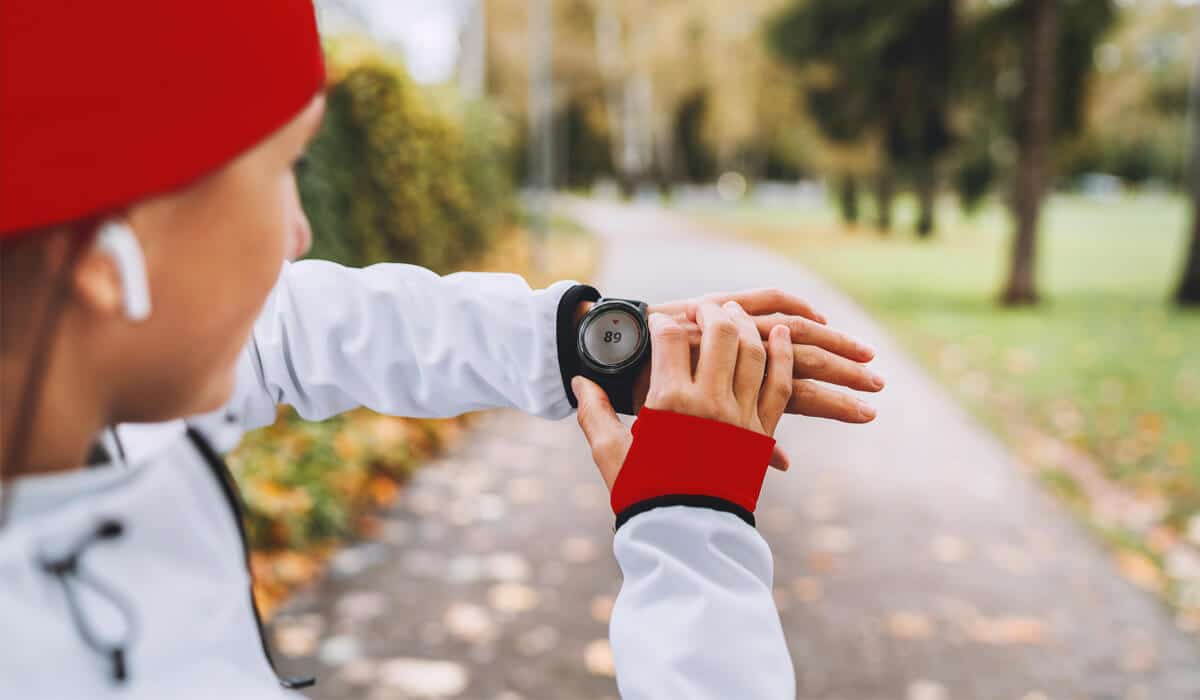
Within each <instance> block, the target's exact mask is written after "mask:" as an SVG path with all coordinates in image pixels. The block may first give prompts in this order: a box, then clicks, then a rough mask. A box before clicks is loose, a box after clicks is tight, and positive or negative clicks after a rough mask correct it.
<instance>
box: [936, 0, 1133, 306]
mask: <svg viewBox="0 0 1200 700" xmlns="http://www.w3.org/2000/svg"><path fill="white" fill-rule="evenodd" d="M1116 19H1117V8H1116V6H1115V3H1114V0H1014V1H1013V2H1009V3H1002V4H996V3H987V4H976V5H975V6H973V11H972V12H970V13H968V16H967V21H966V22H965V23H964V32H965V39H966V40H965V41H964V46H967V45H969V46H971V47H972V51H971V52H970V53H969V54H967V52H962V55H963V56H964V58H968V57H969V60H964V61H962V64H961V65H962V70H961V71H960V72H959V73H958V79H957V90H956V92H957V95H958V99H959V102H960V105H962V106H963V109H964V111H965V112H966V113H967V114H966V116H965V117H964V118H963V121H964V122H965V123H966V126H965V128H966V131H968V132H969V133H970V136H969V137H968V139H967V140H968V142H970V143H972V144H975V145H974V146H973V147H972V148H971V149H970V154H969V155H967V156H966V157H965V158H964V169H963V170H960V172H959V177H958V181H959V183H960V185H969V186H970V187H971V188H972V189H974V190H975V193H976V194H977V193H978V191H979V190H981V189H986V187H987V183H984V182H982V180H985V179H987V178H988V177H990V175H991V174H994V173H1002V172H1011V173H1012V183H1011V187H1012V197H1011V200H1010V201H1011V205H1012V209H1013V218H1014V219H1015V221H1016V231H1015V232H1014V235H1013V248H1012V258H1011V262H1010V270H1009V277H1008V280H1007V283H1006V285H1005V288H1004V290H1003V293H1002V295H1001V300H1002V302H1003V303H1006V304H1031V303H1035V302H1036V301H1037V285H1036V250H1037V227H1038V221H1039V218H1040V214H1041V206H1042V200H1043V198H1044V196H1045V194H1046V192H1047V191H1048V190H1049V188H1050V186H1051V184H1052V183H1053V180H1054V177H1053V174H1054V172H1055V167H1054V166H1055V161H1056V158H1057V157H1058V156H1059V155H1060V153H1061V151H1063V150H1065V148H1066V147H1067V146H1068V145H1069V144H1070V141H1071V139H1072V138H1073V137H1075V136H1077V135H1078V134H1080V133H1081V132H1082V131H1083V128H1084V126H1085V124H1086V114H1087V106H1088V94H1089V87H1090V79H1091V78H1092V77H1093V74H1094V72H1095V67H1096V61H1095V55H1096V47H1097V46H1098V45H1099V44H1100V42H1101V40H1102V39H1103V38H1104V36H1105V33H1106V32H1107V31H1108V30H1109V29H1110V28H1111V27H1112V26H1113V25H1114V24H1115V21H1116ZM989 158H990V159H993V160H994V161H995V167H991V168H989V167H987V166H986V165H984V164H982V163H981V162H980V161H981V160H982V159H989ZM966 199H967V197H964V200H966Z"/></svg>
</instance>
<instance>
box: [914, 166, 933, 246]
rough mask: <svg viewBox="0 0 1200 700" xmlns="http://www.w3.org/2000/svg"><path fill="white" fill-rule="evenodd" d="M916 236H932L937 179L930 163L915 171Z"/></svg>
mask: <svg viewBox="0 0 1200 700" xmlns="http://www.w3.org/2000/svg"><path fill="white" fill-rule="evenodd" d="M916 180H917V182H916V185H917V235H918V236H920V237H921V238H928V237H930V236H931V235H933V228H934V226H933V221H934V218H933V217H934V207H936V206H937V177H936V175H935V171H934V167H933V164H932V163H926V164H923V165H921V166H920V168H918V170H917V178H916Z"/></svg>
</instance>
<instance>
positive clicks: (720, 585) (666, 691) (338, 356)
mask: <svg viewBox="0 0 1200 700" xmlns="http://www.w3.org/2000/svg"><path fill="white" fill-rule="evenodd" d="M571 285H572V283H571V282H560V283H558V284H555V285H553V286H551V287H550V288H548V289H545V290H539V291H532V290H530V289H529V287H528V286H527V285H526V283H525V282H524V280H522V279H521V278H520V277H517V276H515V275H503V274H484V273H458V274H453V275H448V276H444V277H439V276H437V275H435V274H433V273H431V272H429V271H428V270H425V269H423V268H419V267H415V266H411V265H402V264H385V265H375V266H372V267H369V268H365V269H361V270H358V269H349V268H345V267H341V266H338V265H335V264H332V263H328V262H320V261H304V262H298V263H292V264H289V265H287V266H286V267H285V268H284V270H283V273H282V275H281V278H280V281H279V283H278V285H277V286H276V288H275V289H274V290H273V292H272V294H271V296H270V298H269V300H268V301H267V304H266V306H265V308H264V309H263V312H262V314H261V316H260V318H259V319H258V321H257V323H256V325H255V328H254V334H253V338H252V341H251V342H250V343H249V345H248V346H247V348H246V350H245V352H244V353H243V356H242V358H241V362H240V364H239V367H238V386H237V390H236V393H235V396H234V397H233V400H232V401H230V403H229V405H228V406H227V407H226V408H225V409H224V410H222V411H218V412H216V413H214V414H210V415H207V416H200V417H196V418H195V419H191V420H189V421H187V423H186V424H185V422H183V421H174V422H172V423H167V424H158V425H153V426H120V427H119V428H118V432H119V433H120V435H121V436H122V442H123V443H124V447H125V448H126V450H127V453H128V454H127V461H128V463H129V465H130V467H129V468H120V467H115V468H105V469H89V470H83V471H78V472H73V473H70V474H66V475H56V476H37V477H29V478H26V479H22V480H20V481H18V482H17V483H16V484H15V485H14V486H13V488H14V489H15V491H14V500H13V511H12V512H11V513H10V519H9V523H8V525H7V527H6V528H5V529H4V530H3V531H0V697H2V698H4V699H5V700H8V699H10V698H11V699H12V700H34V699H36V700H43V699H45V700H59V699H61V700H83V699H85V698H121V699H123V700H128V699H132V698H137V699H139V700H141V699H143V698H144V699H146V700H151V699H153V700H160V699H161V698H197V699H198V698H206V699H208V698H248V699H256V700H257V699H264V700H265V699H267V698H286V697H291V698H296V697H297V696H296V695H295V694H294V693H293V692H292V691H290V690H287V689H285V688H284V687H282V685H281V684H280V683H279V681H278V679H277V678H276V676H275V673H274V671H273V668H272V666H271V664H270V660H269V656H268V652H267V650H266V647H265V644H264V642H263V639H262V637H261V634H260V630H259V626H258V624H256V618H257V613H256V611H255V610H254V609H253V604H252V599H251V596H250V593H249V590H250V579H249V574H248V571H247V566H246V552H245V545H244V539H243V537H242V535H241V526H240V521H239V520H238V519H237V518H235V517H234V515H233V514H234V510H233V509H234V508H236V503H231V499H230V497H229V496H230V493H231V491H230V489H229V487H228V482H227V481H226V479H227V476H226V475H225V474H224V473H223V463H221V461H220V458H219V457H218V456H217V453H218V452H221V451H224V450H226V449H228V448H230V447H232V446H233V445H234V444H236V442H237V440H238V439H239V438H240V436H241V434H242V432H243V431H244V430H248V429H251V428H255V427H259V426H263V425H267V424H269V423H271V422H273V421H274V419H275V406H276V404H280V403H285V404H290V405H292V406H294V407H295V408H296V409H297V410H298V411H299V413H300V414H301V415H302V416H304V417H305V418H309V419H314V420H315V419H321V418H325V417H328V416H331V415H334V414H336V413H339V412H342V411H345V410H347V409H350V408H353V407H357V406H367V407H369V408H372V409H374V410H376V411H380V412H382V413H388V414H395V415H405V416H451V415H456V414H459V413H463V412H465V411H472V410H478V409H485V408H499V407H512V408H519V409H521V410H524V411H526V412H529V413H532V414H535V415H538V416H542V417H545V418H552V419H557V418H562V417H565V416H566V415H568V414H569V413H570V411H571V406H570V404H569V402H568V400H567V397H566V394H565V391H564V388H563V383H562V378H561V375H560V371H559V366H558V359H557V332H556V331H557V329H556V327H555V324H556V312H557V306H558V302H559V299H560V297H561V296H562V295H563V293H564V292H565V291H566V290H567V289H568V288H570V286H571ZM188 425H190V426H191V427H190V428H188V427H187V426H188ZM213 444H215V448H216V449H215V450H214V449H212V447H210V446H211V445H213ZM97 533H101V535H100V536H98V537H93V535H95V534H97ZM613 547H614V552H615V554H616V557H617V561H618V563H619V564H620V566H621V570H622V572H623V574H624V583H623V585H622V588H621V592H620V594H619V596H618V598H617V602H616V607H615V609H614V611H613V616H612V623H611V628H610V635H611V640H612V647H613V655H614V660H615V663H616V672H617V683H618V686H619V689H620V691H621V694H622V696H623V697H625V698H627V699H635V698H689V699H696V700H703V699H705V698H714V699H716V698H772V699H773V698H780V699H782V698H789V699H790V698H793V697H794V694H795V690H794V687H795V686H794V677H793V673H792V666H791V661H790V658H789V655H788V652H787V647H786V643H785V641H784V637H783V632H782V628H781V626H780V623H779V617H778V613H777V612H776V609H775V605H774V601H773V599H772V596H771V577H772V560H771V554H770V550H769V549H768V547H767V545H766V543H765V542H764V541H763V540H762V538H761V537H759V535H758V533H757V531H756V530H755V529H754V528H753V527H751V526H749V525H748V524H746V523H745V522H743V521H742V520H741V519H739V518H738V517H736V516H734V515H731V514H729V513H725V512H718V511H715V510H708V509H705V508H695V507H688V506H671V507H663V508H657V509H653V510H649V511H647V512H644V513H641V514H640V515H637V516H634V517H633V518H632V519H630V520H629V521H628V522H626V523H625V524H624V525H623V526H622V527H621V528H620V529H619V530H618V532H617V534H616V537H615V539H614V545H613ZM71 554H75V557H74V559H73V560H72V558H71V556H70V555H71ZM72 564H74V568H73V569H72ZM72 601H73V602H72ZM73 608H74V610H73ZM580 614H583V612H582V611H581V612H580ZM89 639H91V642H92V644H91V645H89V643H88V641H89ZM114 647H120V648H121V650H120V652H119V654H118V652H116V651H114ZM118 655H123V657H124V658H123V659H118V658H116V657H117V656H118ZM119 665H121V666H124V671H125V679H124V680H123V681H121V682H117V681H115V680H114V674H115V672H116V670H117V667H118V666H119Z"/></svg>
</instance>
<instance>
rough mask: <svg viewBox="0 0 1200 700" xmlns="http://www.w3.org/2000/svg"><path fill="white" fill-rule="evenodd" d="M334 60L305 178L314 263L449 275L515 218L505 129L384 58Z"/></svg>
mask: <svg viewBox="0 0 1200 700" xmlns="http://www.w3.org/2000/svg"><path fill="white" fill-rule="evenodd" d="M348 53H349V52H347V51H342V52H339V51H337V50H334V51H331V52H330V64H331V69H330V75H331V78H332V80H333V82H332V84H331V85H330V87H329V89H328V91H327V112H326V115H325V122H324V124H323V125H322V128H321V131H320V133H319V134H318V136H317V138H316V139H315V140H314V142H313V144H312V146H311V147H310V149H309V156H308V167H307V168H306V169H305V170H304V171H303V172H302V173H301V177H300V183H299V184H300V195H301V199H302V201H303V203H304V208H305V211H306V212H307V213H308V216H309V219H310V221H311V222H312V226H313V234H314V241H313V249H312V251H311V253H310V256H311V257H316V258H324V259H329V260H335V261H337V262H341V263H343V264H347V265H355V266H362V265H369V264H372V263H376V262H383V261H402V262H410V263H414V264H418V265H422V266H424V267H428V268H430V269H433V270H436V271H438V272H448V271H450V270H452V269H454V267H455V266H456V265H459V264H461V263H462V262H464V261H465V260H467V259H469V258H470V257H472V256H475V255H478V254H479V253H480V252H482V251H483V250H484V249H485V248H486V247H487V245H488V242H489V240H490V238H491V235H492V234H493V232H494V231H495V230H496V229H497V228H498V226H499V224H501V223H503V222H504V221H505V220H506V219H508V218H511V215H512V212H513V211H514V205H513V193H514V190H513V185H512V182H511V180H510V178H509V176H508V172H509V169H508V168H507V166H506V161H507V155H508V152H507V143H508V129H507V125H506V124H504V123H503V121H502V120H501V119H500V117H499V116H498V115H497V113H496V112H494V111H493V110H492V109H491V107H490V106H489V105H487V104H486V103H468V102H464V101H461V100H456V99H454V98H453V97H452V96H449V95H436V94H434V93H433V92H432V91H430V90H426V89H423V88H421V87H420V86H418V85H416V84H415V83H413V81H412V80H411V79H410V78H409V77H408V75H407V74H406V73H405V71H404V69H403V67H402V66H400V65H399V64H397V63H396V62H394V61H390V60H388V59H387V58H385V57H383V56H380V55H378V54H376V53H371V52H367V53H365V54H364V53H363V52H361V51H359V52H357V53H356V54H355V55H354V56H353V57H351V58H345V56H346V55H347V54H348Z"/></svg>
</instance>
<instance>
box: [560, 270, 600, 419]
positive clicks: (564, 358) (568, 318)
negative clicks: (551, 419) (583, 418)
mask: <svg viewBox="0 0 1200 700" xmlns="http://www.w3.org/2000/svg"><path fill="white" fill-rule="evenodd" d="M599 298H600V292H599V291H598V290H597V289H596V288H595V287H593V286H591V285H587V284H577V285H575V286H574V287H571V288H570V289H568V290H567V291H566V293H564V294H563V295H562V298H561V299H559V300H558V319H557V323H558V329H557V331H558V370H559V372H561V373H562V382H563V389H564V390H566V392H567V401H569V402H570V403H571V408H578V406H579V401H578V400H577V399H576V398H575V392H574V391H572V390H571V379H572V378H574V377H575V375H577V374H579V371H580V368H579V353H578V351H577V350H576V348H575V343H576V339H577V338H576V336H577V334H578V329H576V328H575V310H576V309H577V308H578V307H579V304H580V303H582V302H585V301H596V300H597V299H599Z"/></svg>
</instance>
